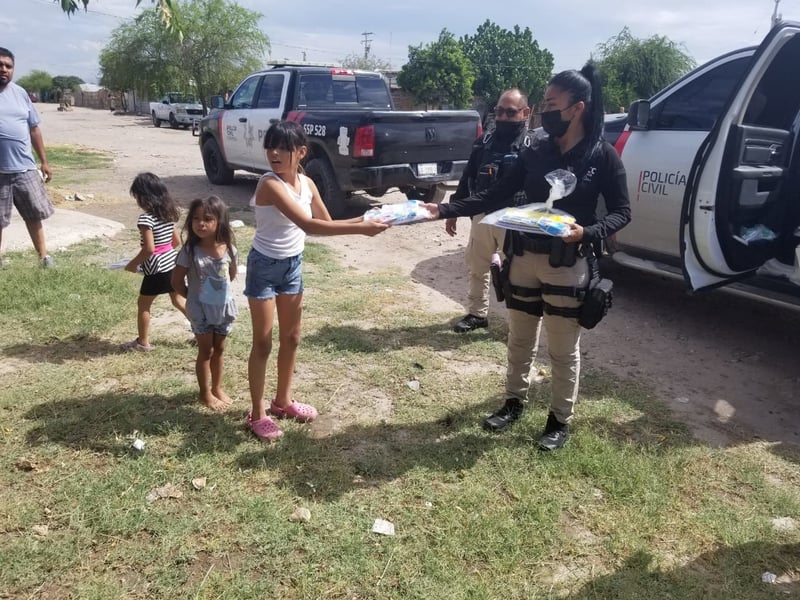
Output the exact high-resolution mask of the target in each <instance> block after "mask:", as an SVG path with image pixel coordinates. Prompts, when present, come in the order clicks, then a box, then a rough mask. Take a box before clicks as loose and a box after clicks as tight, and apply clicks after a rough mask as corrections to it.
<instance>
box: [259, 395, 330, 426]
mask: <svg viewBox="0 0 800 600" xmlns="http://www.w3.org/2000/svg"><path fill="white" fill-rule="evenodd" d="M269 412H271V413H272V414H273V415H275V416H276V417H278V418H279V419H294V420H295V421H299V422H300V423H310V422H311V421H313V420H314V419H316V418H317V415H318V413H317V409H316V408H314V407H313V406H311V405H310V404H303V403H302V402H291V403H290V404H289V406H287V407H286V408H283V407H280V406H278V405H277V404H275V401H274V400H273V401H272V403H271V404H270V405H269Z"/></svg>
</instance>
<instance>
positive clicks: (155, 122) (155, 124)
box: [153, 111, 161, 127]
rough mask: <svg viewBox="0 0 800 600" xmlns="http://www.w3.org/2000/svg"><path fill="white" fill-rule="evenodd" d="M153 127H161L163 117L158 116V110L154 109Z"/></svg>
mask: <svg viewBox="0 0 800 600" xmlns="http://www.w3.org/2000/svg"><path fill="white" fill-rule="evenodd" d="M153 127H161V119H159V118H158V117H157V116H156V111H153Z"/></svg>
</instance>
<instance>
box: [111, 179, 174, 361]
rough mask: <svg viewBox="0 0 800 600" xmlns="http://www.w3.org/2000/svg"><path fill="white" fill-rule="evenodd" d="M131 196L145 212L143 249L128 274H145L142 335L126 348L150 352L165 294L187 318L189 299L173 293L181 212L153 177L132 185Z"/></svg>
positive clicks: (140, 313) (140, 309) (139, 224)
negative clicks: (155, 313)
mask: <svg viewBox="0 0 800 600" xmlns="http://www.w3.org/2000/svg"><path fill="white" fill-rule="evenodd" d="M130 191H131V196H133V197H134V199H135V200H136V204H138V205H139V208H141V209H142V210H143V211H144V212H143V213H142V214H141V215H139V220H138V221H137V222H136V225H137V227H138V228H139V237H140V239H141V246H142V247H141V249H140V250H139V253H138V254H137V255H136V256H134V257H133V259H131V261H130V262H129V263H128V264H127V266H126V267H125V270H126V271H130V272H131V273H136V272H137V271H139V270H141V271H142V273H144V279H143V280H142V287H141V289H140V290H139V301H138V304H137V308H138V314H137V318H136V325H137V329H138V332H139V335H138V337H137V338H136V339H135V340H131V341H130V342H126V343H125V344H123V345H122V347H123V348H124V349H125V350H139V351H140V352H149V351H150V350H152V349H153V346H152V345H151V344H150V307H151V306H152V305H153V300H155V299H156V296H159V295H161V294H169V297H170V299H171V300H172V305H173V306H174V307H175V308H177V309H178V310H179V311H181V312H182V313H183V315H184V316H186V299H185V298H184V297H183V296H180V295H178V294H177V293H175V291H174V290H173V289H172V282H171V280H172V270H173V269H174V268H175V258H176V256H177V254H178V252H177V250H175V248H176V247H177V246H179V245H180V239H179V237H178V233H177V232H176V231H175V222H176V221H177V220H178V218H179V217H180V209H179V208H178V205H177V204H176V203H175V201H174V200H173V199H172V197H171V196H170V195H169V192H168V191H167V186H165V185H164V182H163V181H161V179H159V178H158V176H157V175H154V174H153V173H139V174H138V175H137V176H136V178H135V179H134V180H133V183H132V184H131V190H130Z"/></svg>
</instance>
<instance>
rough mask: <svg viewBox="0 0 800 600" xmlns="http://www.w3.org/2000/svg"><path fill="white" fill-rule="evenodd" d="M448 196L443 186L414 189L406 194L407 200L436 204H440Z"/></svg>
mask: <svg viewBox="0 0 800 600" xmlns="http://www.w3.org/2000/svg"><path fill="white" fill-rule="evenodd" d="M446 195H447V188H446V187H445V186H443V185H433V186H431V187H429V188H418V187H413V188H411V189H410V190H408V191H407V192H406V198H408V199H409V200H422V201H423V202H433V203H434V204H440V203H441V201H442V200H444V197H445V196H446Z"/></svg>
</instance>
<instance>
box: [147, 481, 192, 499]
mask: <svg viewBox="0 0 800 600" xmlns="http://www.w3.org/2000/svg"><path fill="white" fill-rule="evenodd" d="M145 498H146V499H147V501H148V502H155V501H156V500H160V499H162V498H183V492H182V491H180V489H178V486H176V485H175V484H174V483H167V484H166V485H162V486H160V487H157V488H153V489H152V490H150V491H149V492H147V496H145Z"/></svg>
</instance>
